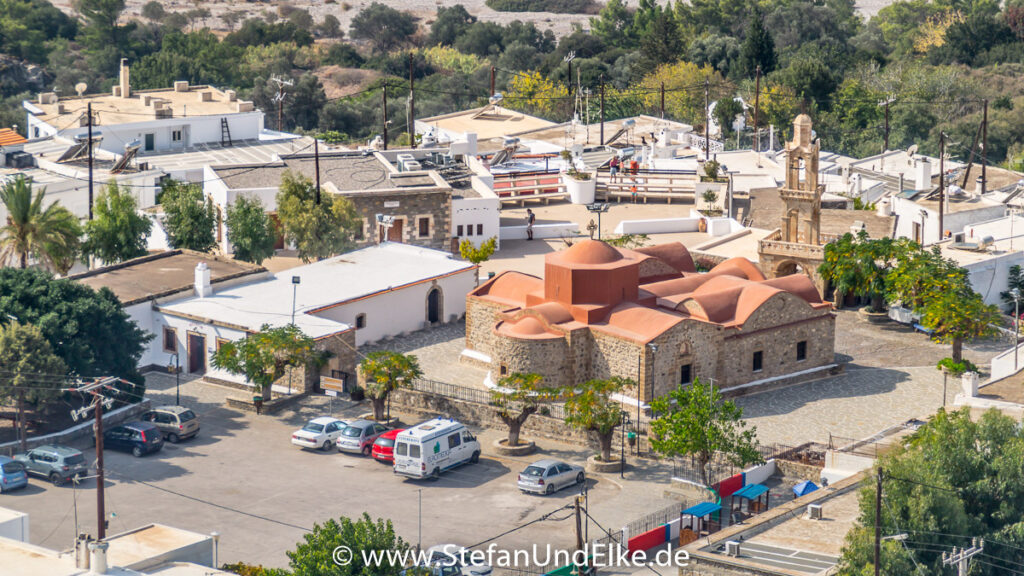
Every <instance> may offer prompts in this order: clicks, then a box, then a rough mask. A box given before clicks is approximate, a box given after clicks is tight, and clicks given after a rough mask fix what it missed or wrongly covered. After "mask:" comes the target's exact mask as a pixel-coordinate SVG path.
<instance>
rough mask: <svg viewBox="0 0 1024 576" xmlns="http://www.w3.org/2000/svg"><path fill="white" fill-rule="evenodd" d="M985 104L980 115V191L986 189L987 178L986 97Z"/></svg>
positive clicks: (982, 191)
mask: <svg viewBox="0 0 1024 576" xmlns="http://www.w3.org/2000/svg"><path fill="white" fill-rule="evenodd" d="M982 102H983V103H984V105H985V108H984V112H982V117H981V193H982V194H984V193H985V191H986V190H988V179H987V177H986V176H987V174H986V168H985V165H986V164H988V98H986V99H985V100H982Z"/></svg>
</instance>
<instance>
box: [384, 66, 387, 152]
mask: <svg viewBox="0 0 1024 576" xmlns="http://www.w3.org/2000/svg"><path fill="white" fill-rule="evenodd" d="M383 101H384V149H385V150H387V149H388V82H387V80H385V81H384V98H383Z"/></svg>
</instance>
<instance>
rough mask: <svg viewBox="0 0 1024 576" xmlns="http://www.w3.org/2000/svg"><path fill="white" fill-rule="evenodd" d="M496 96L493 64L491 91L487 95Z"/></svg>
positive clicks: (492, 67)
mask: <svg viewBox="0 0 1024 576" xmlns="http://www.w3.org/2000/svg"><path fill="white" fill-rule="evenodd" d="M491 96H494V66H491V93H490V94H488V95H487V97H488V98H490V97H491Z"/></svg>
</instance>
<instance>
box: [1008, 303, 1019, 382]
mask: <svg viewBox="0 0 1024 576" xmlns="http://www.w3.org/2000/svg"><path fill="white" fill-rule="evenodd" d="M1010 294H1011V295H1012V296H1013V371H1014V372H1016V371H1017V349H1018V348H1020V288H1014V289H1013V290H1010Z"/></svg>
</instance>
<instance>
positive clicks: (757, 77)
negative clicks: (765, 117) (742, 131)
mask: <svg viewBox="0 0 1024 576" xmlns="http://www.w3.org/2000/svg"><path fill="white" fill-rule="evenodd" d="M760 114H761V65H760V64H758V65H757V68H756V69H755V70H754V151H755V152H760V151H761V128H760V124H759V122H758V121H759V120H760V119H761V118H760Z"/></svg>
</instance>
